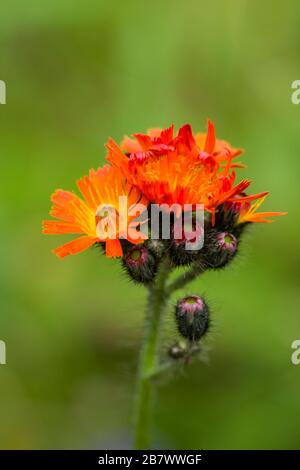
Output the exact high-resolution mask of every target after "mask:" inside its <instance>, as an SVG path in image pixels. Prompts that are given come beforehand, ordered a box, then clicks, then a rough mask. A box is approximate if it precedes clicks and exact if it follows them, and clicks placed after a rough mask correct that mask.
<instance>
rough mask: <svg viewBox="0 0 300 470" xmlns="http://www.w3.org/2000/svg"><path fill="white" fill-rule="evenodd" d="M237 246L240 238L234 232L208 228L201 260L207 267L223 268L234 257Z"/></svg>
mask: <svg viewBox="0 0 300 470" xmlns="http://www.w3.org/2000/svg"><path fill="white" fill-rule="evenodd" d="M237 247H238V240H237V238H236V236H235V235H234V234H233V233H230V232H218V231H217V230H215V229H211V230H208V231H206V233H205V243H204V247H203V248H202V250H201V251H200V256H199V260H200V261H201V262H202V263H203V264H204V265H205V266H206V267H207V268H212V269H218V268H223V267H224V266H226V265H227V264H228V263H229V262H230V261H231V260H232V259H233V258H234V256H235V255H236V253H237Z"/></svg>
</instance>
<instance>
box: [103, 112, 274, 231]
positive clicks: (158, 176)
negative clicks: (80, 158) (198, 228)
mask: <svg viewBox="0 0 300 470" xmlns="http://www.w3.org/2000/svg"><path fill="white" fill-rule="evenodd" d="M134 137H135V139H130V138H129V137H125V139H124V140H123V142H122V143H121V146H120V147H119V146H118V145H117V144H116V143H115V142H114V141H113V140H112V139H110V140H109V142H108V143H107V149H108V155H107V159H108V161H109V162H110V163H112V164H113V165H114V166H115V167H116V168H118V169H119V170H120V171H121V172H122V173H123V174H124V175H125V176H126V178H127V179H128V180H129V181H130V182H131V183H132V184H133V185H135V186H137V187H138V188H139V189H140V190H141V191H142V192H143V193H144V194H145V195H146V197H147V198H148V199H149V200H150V201H151V202H154V203H157V204H162V203H167V204H169V205H171V204H173V203H177V204H180V205H181V206H183V205H184V204H197V203H198V204H201V203H202V204H204V208H205V210H206V211H208V212H211V214H212V223H213V224H214V220H215V212H216V210H217V208H218V206H220V205H221V204H223V203H224V202H226V201H233V200H235V198H236V197H237V195H240V194H241V193H243V192H244V191H245V189H246V188H247V187H248V186H249V185H250V181H249V180H242V181H241V182H240V183H238V184H235V178H236V175H235V171H234V168H240V167H244V165H243V164H241V163H237V162H235V161H234V159H235V158H236V157H237V156H238V155H240V154H241V153H242V150H241V149H235V148H232V147H231V146H230V144H229V143H227V142H226V141H223V140H217V139H216V137H215V129H214V125H213V124H212V122H211V121H208V126H207V133H206V134H201V133H200V134H196V135H195V136H194V135H193V133H192V129H191V126H190V125H188V124H186V125H184V126H183V127H181V128H180V129H179V131H178V134H177V136H174V126H173V125H172V126H171V127H169V128H168V129H164V130H160V129H150V130H149V131H148V134H134ZM261 195H265V193H261V194H260V195H256V196H255V197H254V198H256V197H258V196H261ZM249 197H251V196H242V197H240V200H243V199H244V200H245V201H247V200H249ZM255 221H256V220H255Z"/></svg>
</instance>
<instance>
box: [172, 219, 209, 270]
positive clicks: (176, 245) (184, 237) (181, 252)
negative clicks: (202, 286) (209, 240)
mask: <svg viewBox="0 0 300 470" xmlns="http://www.w3.org/2000/svg"><path fill="white" fill-rule="evenodd" d="M177 224H178V225H180V223H175V224H174V226H173V229H172V233H171V242H170V247H169V254H170V258H171V260H172V263H173V265H174V266H186V265H189V264H191V263H193V262H194V261H196V260H197V259H198V256H199V249H197V243H198V244H200V241H201V238H202V239H203V233H204V232H203V227H202V226H201V225H200V224H198V223H197V222H196V221H194V220H193V221H192V225H191V227H190V230H187V229H186V228H185V231H184V232H182V234H181V237H180V238H176V230H177V227H176V225H177ZM183 228H184V226H183ZM189 244H195V249H194V250H192V249H188V246H189Z"/></svg>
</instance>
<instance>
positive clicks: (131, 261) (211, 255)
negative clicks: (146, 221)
mask: <svg viewBox="0 0 300 470" xmlns="http://www.w3.org/2000/svg"><path fill="white" fill-rule="evenodd" d="M149 214H150V213H149ZM178 220H179V219H176V217H175V216H173V217H171V229H170V235H171V236H170V239H169V240H165V239H162V237H160V238H156V239H151V238H150V239H148V240H147V241H145V242H144V243H143V244H138V245H134V246H132V245H129V244H128V245H127V248H126V247H125V245H124V255H123V258H122V263H123V266H124V268H125V270H126V273H127V274H128V275H129V277H130V278H131V279H132V280H133V281H134V282H135V283H141V284H144V285H146V286H151V285H152V284H153V283H154V282H155V279H156V275H157V272H158V269H159V265H160V264H161V263H162V261H163V260H164V259H166V258H168V260H169V263H170V269H173V268H177V267H180V266H184V267H186V266H188V268H189V269H194V272H195V273H197V275H198V274H201V273H203V272H204V271H207V270H210V269H214V270H215V269H220V268H224V267H225V266H227V265H229V263H231V261H232V260H233V259H234V257H235V256H236V254H237V250H238V246H239V243H240V241H241V237H242V234H243V232H244V228H245V226H246V225H247V224H246V223H245V224H240V225H242V228H241V227H239V225H238V213H237V212H235V213H234V211H233V210H232V206H229V205H228V206H222V207H221V208H220V212H219V213H217V214H216V217H215V220H214V223H212V219H211V216H210V215H209V214H207V213H205V217H204V218H203V220H204V223H203V226H201V225H200V224H197V222H196V221H195V220H194V219H192V225H191V230H190V232H189V230H185V232H184V235H183V236H182V237H181V238H178V237H176V236H175V234H176V224H178V223H179V222H178ZM180 223H181V219H180ZM197 238H198V239H199V240H200V239H201V240H202V243H201V247H200V248H199V249H194V250H190V249H188V248H187V245H186V241H187V240H189V241H192V242H195V241H196V239H197ZM174 320H175V323H176V326H177V331H178V334H179V338H181V339H178V340H177V341H176V343H175V344H174V345H173V346H172V347H171V348H170V349H169V356H170V357H171V358H172V359H174V360H175V359H176V360H177V359H182V358H184V359H189V358H190V357H191V356H193V355H195V354H196V353H198V352H199V350H200V347H199V342H200V340H201V339H202V338H203V337H204V336H205V334H206V333H207V331H208V329H209V325H210V310H209V306H208V304H207V302H206V301H205V300H204V299H203V297H202V296H199V295H195V294H192V295H188V296H185V297H183V298H181V299H179V300H178V301H177V303H176V306H175V311H174Z"/></svg>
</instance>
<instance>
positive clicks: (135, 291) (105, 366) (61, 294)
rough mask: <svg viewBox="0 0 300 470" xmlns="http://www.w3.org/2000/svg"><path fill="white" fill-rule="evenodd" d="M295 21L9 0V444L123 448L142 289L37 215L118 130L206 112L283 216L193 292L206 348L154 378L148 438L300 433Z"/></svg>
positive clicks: (3, 437)
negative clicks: (56, 251) (65, 245)
mask: <svg viewBox="0 0 300 470" xmlns="http://www.w3.org/2000/svg"><path fill="white" fill-rule="evenodd" d="M299 26H300V3H299V2H297V0H294V1H291V0H287V1H285V2H274V1H271V0H266V1H264V2H263V4H262V2H261V1H258V0H251V1H250V0H248V1H247V0H236V1H235V0H227V1H224V0H220V1H216V0H212V1H209V2H207V1H199V0H198V1H197V0H187V1H186V2H182V1H179V0H172V1H171V0H167V1H158V0H153V1H152V2H141V1H138V0H129V1H121V0H120V1H109V0H107V1H104V0H100V1H99V0H94V1H89V0H76V2H72V1H67V0H59V1H58V0H51V1H50V0H45V1H43V2H39V1H37V0H27V1H26V2H24V1H22V0H20V1H17V0H11V1H10V2H2V3H1V7H0V47H1V54H0V79H2V80H5V81H6V85H7V104H6V105H3V106H0V151H1V184H0V192H1V199H0V200H1V220H2V223H1V226H2V228H1V235H0V236H1V244H0V250H1V254H0V267H1V268H0V269H1V283H0V289H1V293H0V339H2V340H5V342H6V345H7V365H1V366H0V416H1V420H0V447H1V448H2V449H17V448H21V449H30V448H33V449H48V448H62V449H64V448H65V449H67V448H80V449H85V448H105V447H107V448H118V447H119V448H125V447H129V448H130V447H131V445H132V444H131V438H132V434H131V425H130V423H131V421H132V398H133V396H134V383H135V375H134V374H135V370H136V363H137V351H138V347H139V344H140V340H141V335H142V323H143V308H144V304H145V293H144V291H143V289H142V288H140V287H136V286H133V285H132V284H130V283H129V282H128V281H127V280H126V278H125V276H124V274H123V273H122V272H121V269H120V266H119V263H118V261H110V260H106V259H105V258H104V257H102V256H101V255H100V254H99V253H98V252H97V251H95V250H93V249H92V250H90V251H88V252H86V253H84V254H81V255H78V256H75V257H69V258H68V259H65V260H63V261H60V260H58V259H57V258H55V257H54V256H53V255H52V254H51V249H53V248H54V247H56V246H58V245H59V244H60V243H61V242H62V241H63V240H62V238H61V237H55V236H53V237H49V236H48V237H46V236H43V235H42V234H41V228H40V227H41V220H42V219H43V218H47V213H48V210H49V207H50V201H49V197H50V194H51V193H52V191H53V190H54V189H56V188H65V189H70V190H72V189H75V181H76V179H77V178H78V177H80V176H81V175H83V174H86V172H87V171H88V169H89V168H91V167H97V166H98V165H99V164H102V163H103V161H104V157H105V150H104V146H103V145H104V142H105V141H106V140H107V138H108V137H109V136H113V137H114V138H115V139H116V140H117V141H119V140H120V139H121V138H122V137H123V135H124V134H125V133H126V134H130V133H132V132H138V131H141V132H143V131H145V130H146V129H147V128H148V127H153V126H161V127H163V126H168V125H170V123H172V122H174V123H175V125H176V126H177V127H178V126H180V125H182V124H183V123H186V122H190V123H191V124H192V125H193V127H194V129H195V130H196V129H204V128H205V125H206V120H207V118H208V117H210V118H211V119H212V120H213V121H214V122H215V125H216V127H217V133H218V136H219V137H222V138H226V139H227V140H229V141H230V142H232V144H233V145H235V146H242V147H244V148H245V149H246V154H245V157H244V161H245V162H246V163H247V164H248V169H247V170H246V173H245V174H247V176H249V177H251V178H253V179H254V182H253V185H252V189H253V190H254V191H263V190H270V192H271V194H270V196H269V198H268V200H267V201H266V202H265V206H264V207H265V209H266V210H287V211H289V215H288V217H285V218H281V219H280V220H278V221H277V222H276V223H275V224H274V225H260V226H256V227H254V228H253V230H252V232H251V233H250V234H248V236H247V237H246V239H245V242H244V243H243V246H242V247H241V253H240V256H239V259H238V260H237V261H236V262H235V263H234V264H233V266H232V267H230V268H228V269H226V270H224V271H222V272H212V273H207V274H205V276H203V278H202V279H201V280H197V281H196V282H194V283H193V285H192V286H191V288H190V289H187V290H185V292H195V293H200V294H205V295H206V297H207V299H208V300H209V301H210V302H211V305H212V315H213V323H214V325H213V328H212V331H211V333H210V335H209V337H208V338H207V341H206V344H205V348H206V349H207V354H206V355H207V356H208V360H207V361H201V362H198V361H196V362H195V363H194V364H193V365H192V366H191V367H190V368H189V369H188V370H187V371H186V372H184V373H182V374H180V375H179V376H177V377H176V378H174V379H173V380H171V381H166V382H165V383H163V384H161V385H160V386H159V388H158V394H157V398H158V399H157V406H156V410H155V414H156V416H155V427H154V441H155V446H156V447H158V448H171V449H195V448H200V449H201V448H204V449H215V448H221V449H227V448H233V449H240V448H246V449H252V448H258V449H261V448H271V449H280V448H299V443H300V427H299V415H300V400H299V393H300V365H299V366H298V367H297V366H295V365H293V364H292V363H291V353H292V349H291V343H292V341H293V340H295V339H300V298H299V274H300V272H299V266H300V248H299V201H298V198H299V189H298V188H299V186H298V185H299V172H300V159H299V154H300V139H299V128H300V127H299V126H300V105H299V106H296V105H293V104H292V103H291V83H292V82H293V81H294V80H296V79H300V61H299V57H300V27H299ZM165 328H166V330H167V332H169V333H168V334H167V338H168V339H166V344H165V347H167V346H168V344H169V343H168V342H169V341H170V338H171V339H172V313H171V311H170V312H169V313H168V315H167V318H166V327H165ZM170 331H171V333H170Z"/></svg>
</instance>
